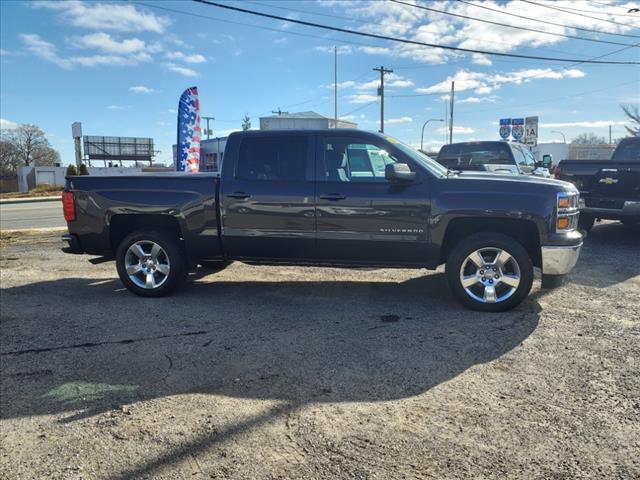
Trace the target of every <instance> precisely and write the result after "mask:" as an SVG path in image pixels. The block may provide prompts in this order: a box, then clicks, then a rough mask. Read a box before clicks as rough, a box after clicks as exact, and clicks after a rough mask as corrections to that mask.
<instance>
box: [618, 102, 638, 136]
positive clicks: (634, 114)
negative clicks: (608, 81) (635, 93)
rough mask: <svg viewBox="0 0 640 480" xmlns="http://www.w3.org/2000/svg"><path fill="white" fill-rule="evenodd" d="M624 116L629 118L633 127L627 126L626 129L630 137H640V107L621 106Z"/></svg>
mask: <svg viewBox="0 0 640 480" xmlns="http://www.w3.org/2000/svg"><path fill="white" fill-rule="evenodd" d="M620 108H622V111H623V112H624V114H625V115H626V116H627V117H628V118H629V122H630V123H631V126H630V127H629V126H627V125H625V126H624V128H626V129H627V132H629V134H630V135H632V136H634V137H639V136H640V109H639V108H638V105H620Z"/></svg>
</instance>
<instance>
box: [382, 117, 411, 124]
mask: <svg viewBox="0 0 640 480" xmlns="http://www.w3.org/2000/svg"><path fill="white" fill-rule="evenodd" d="M411 122H413V118H411V117H399V118H386V119H385V120H384V123H386V124H389V125H397V124H400V123H411Z"/></svg>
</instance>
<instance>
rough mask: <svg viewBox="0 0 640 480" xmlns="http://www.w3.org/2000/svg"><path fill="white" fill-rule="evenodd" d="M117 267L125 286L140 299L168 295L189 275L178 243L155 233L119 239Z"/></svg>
mask: <svg viewBox="0 0 640 480" xmlns="http://www.w3.org/2000/svg"><path fill="white" fill-rule="evenodd" d="M116 268H117V269H118V275H119V277H120V280H122V283H123V284H124V285H125V287H127V289H128V290H130V291H131V292H133V293H135V294H136V295H140V296H142V297H162V296H164V295H167V294H169V293H170V292H171V291H173V290H175V289H176V288H178V287H180V286H181V285H182V284H183V283H184V280H185V278H186V276H187V272H188V269H187V263H186V258H185V255H184V252H183V250H182V248H181V247H180V244H179V243H178V240H177V239H176V238H174V236H173V235H171V234H170V233H168V232H163V231H156V230H140V231H137V232H134V233H132V234H130V235H128V236H127V237H126V238H125V239H124V240H122V242H120V245H119V246H118V251H117V253H116Z"/></svg>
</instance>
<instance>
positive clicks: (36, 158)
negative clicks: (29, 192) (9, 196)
mask: <svg viewBox="0 0 640 480" xmlns="http://www.w3.org/2000/svg"><path fill="white" fill-rule="evenodd" d="M0 136H1V138H0V141H1V142H2V148H1V150H0V169H1V170H2V171H3V172H6V173H5V174H10V173H15V171H16V170H17V169H18V167H21V166H23V165H24V166H27V167H29V166H43V165H55V164H56V163H60V155H59V154H58V152H56V151H55V150H54V149H53V148H52V147H51V144H50V143H49V140H47V137H46V136H45V133H44V132H43V131H42V129H40V128H39V127H37V126H36V125H31V124H26V125H19V126H18V127H17V128H14V129H7V130H2V132H0Z"/></svg>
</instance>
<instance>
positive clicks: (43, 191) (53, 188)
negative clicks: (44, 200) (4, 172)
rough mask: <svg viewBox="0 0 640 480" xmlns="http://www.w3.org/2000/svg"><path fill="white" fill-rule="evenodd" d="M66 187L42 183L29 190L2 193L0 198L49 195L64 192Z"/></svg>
mask: <svg viewBox="0 0 640 480" xmlns="http://www.w3.org/2000/svg"><path fill="white" fill-rule="evenodd" d="M62 190H64V187H60V186H58V185H49V184H46V183H45V184H42V185H38V186H37V187H36V188H34V189H33V190H29V191H28V192H5V193H0V198H26V197H49V196H54V195H58V194H61V193H62Z"/></svg>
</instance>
